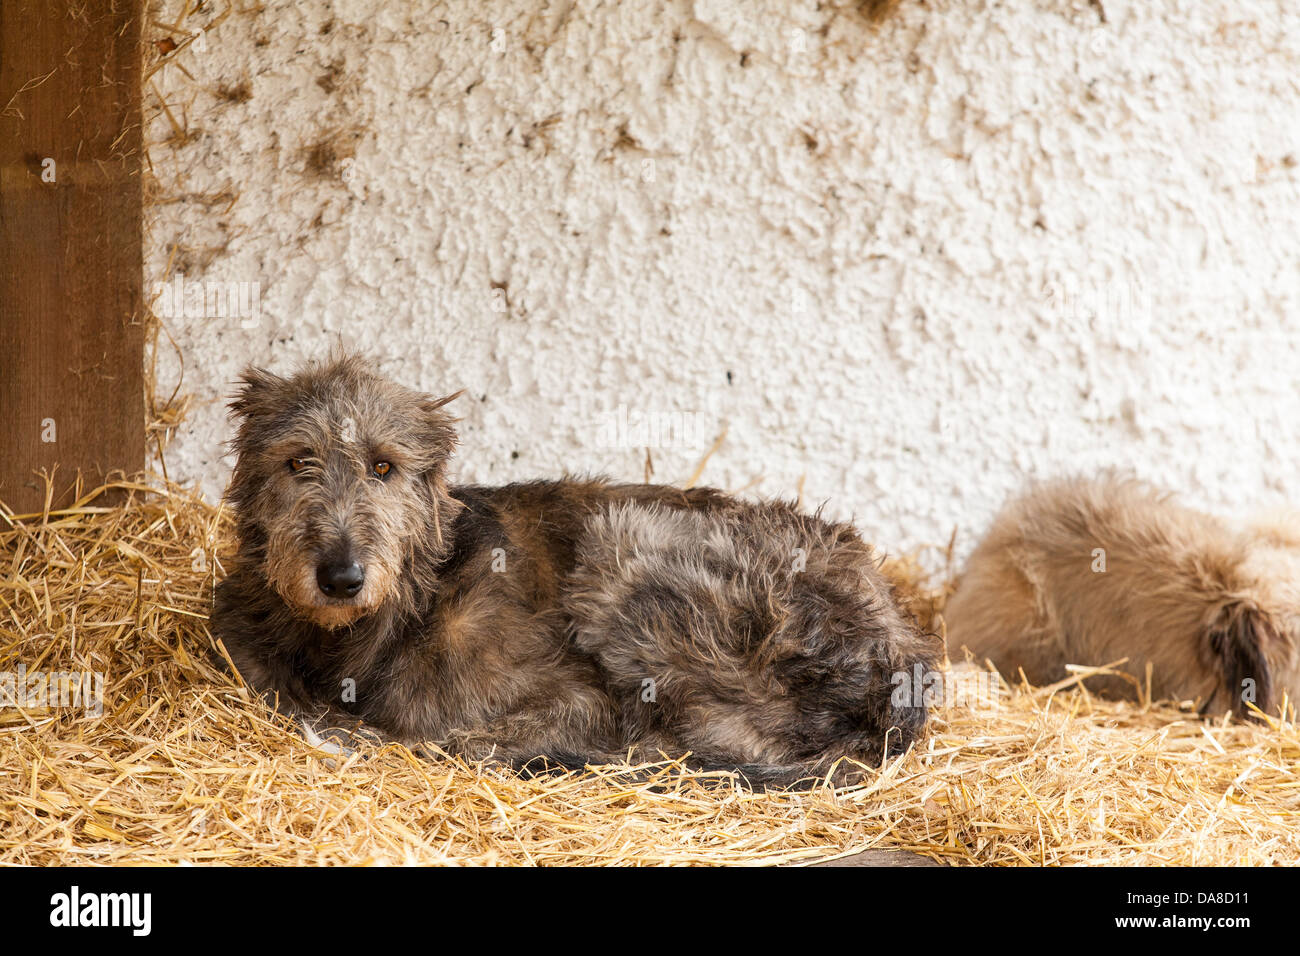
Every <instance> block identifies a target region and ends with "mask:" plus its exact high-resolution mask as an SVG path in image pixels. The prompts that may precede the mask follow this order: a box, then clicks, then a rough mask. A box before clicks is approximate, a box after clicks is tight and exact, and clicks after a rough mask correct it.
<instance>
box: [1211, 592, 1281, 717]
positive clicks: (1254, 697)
mask: <svg viewBox="0 0 1300 956" xmlns="http://www.w3.org/2000/svg"><path fill="white" fill-rule="evenodd" d="M1207 636H1208V639H1209V644H1210V651H1211V653H1212V654H1213V655H1214V658H1215V659H1216V660H1217V661H1218V664H1219V667H1220V668H1221V669H1222V674H1223V677H1222V680H1223V686H1224V687H1225V688H1226V689H1227V692H1228V697H1229V700H1230V701H1231V703H1232V713H1233V716H1234V717H1239V718H1240V717H1246V716H1248V715H1249V714H1250V713H1251V711H1250V709H1249V708H1248V707H1247V701H1249V702H1251V703H1253V704H1254V705H1255V706H1256V707H1258V708H1259V709H1260V710H1262V711H1264V713H1268V712H1269V711H1270V710H1271V709H1272V707H1273V678H1272V674H1271V673H1270V668H1269V663H1268V654H1267V653H1266V651H1267V648H1268V647H1269V645H1270V643H1272V642H1274V641H1277V640H1278V639H1279V636H1280V635H1279V634H1278V631H1277V628H1276V626H1275V624H1274V623H1273V620H1272V618H1271V617H1270V616H1269V615H1268V614H1267V613H1266V612H1264V611H1263V610H1261V609H1260V608H1258V607H1256V606H1255V605H1254V604H1252V603H1246V602H1244V601H1236V602H1232V603H1230V604H1228V605H1226V606H1225V607H1224V608H1223V609H1222V610H1221V611H1220V612H1219V614H1218V616H1217V617H1216V618H1215V621H1214V623H1213V624H1212V625H1211V626H1210V629H1209V632H1208V635H1207Z"/></svg>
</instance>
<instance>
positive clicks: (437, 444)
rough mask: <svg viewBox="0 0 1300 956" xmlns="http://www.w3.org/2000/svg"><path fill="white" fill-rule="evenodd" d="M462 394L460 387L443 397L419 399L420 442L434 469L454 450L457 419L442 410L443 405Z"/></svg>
mask: <svg viewBox="0 0 1300 956" xmlns="http://www.w3.org/2000/svg"><path fill="white" fill-rule="evenodd" d="M464 394H465V390H464V389H461V390H460V391H459V392H455V393H453V394H451V395H446V396H444V397H443V398H433V397H432V396H426V397H424V398H423V399H421V401H420V411H419V414H420V444H421V446H422V447H423V448H425V449H427V450H428V452H429V453H430V456H431V457H432V458H433V461H434V470H438V469H439V467H440V466H441V465H442V464H443V463H445V462H446V460H447V459H448V458H450V457H451V454H452V452H453V451H455V450H456V442H457V439H456V422H457V421H458V419H456V418H453V417H452V416H451V415H449V414H447V412H445V411H443V406H444V405H447V404H449V403H451V402H454V401H455V400H456V399H458V398H460V397H461V396H462V395H464Z"/></svg>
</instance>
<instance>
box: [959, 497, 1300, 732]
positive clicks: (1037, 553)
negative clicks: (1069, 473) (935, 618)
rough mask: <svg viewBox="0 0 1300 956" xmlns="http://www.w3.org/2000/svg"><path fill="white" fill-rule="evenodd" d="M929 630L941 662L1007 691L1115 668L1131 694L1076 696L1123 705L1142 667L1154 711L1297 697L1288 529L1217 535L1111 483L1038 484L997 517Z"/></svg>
mask: <svg viewBox="0 0 1300 956" xmlns="http://www.w3.org/2000/svg"><path fill="white" fill-rule="evenodd" d="M944 618H945V621H946V622H947V626H948V646H949V650H950V653H951V654H952V656H953V657H954V658H955V657H957V656H958V654H959V653H960V650H961V648H962V647H966V648H968V649H969V650H970V651H971V652H972V653H973V654H974V655H975V657H976V659H977V660H979V661H983V660H985V659H989V660H991V661H992V662H993V664H994V665H995V666H996V667H997V668H998V670H1000V671H1001V672H1002V673H1003V674H1004V675H1006V676H1007V677H1008V678H1009V679H1011V680H1016V679H1018V678H1019V676H1020V674H1021V673H1022V672H1023V674H1024V676H1025V677H1026V678H1028V680H1029V682H1030V683H1032V684H1036V685H1045V684H1051V683H1054V682H1056V681H1058V680H1063V679H1065V678H1066V677H1067V676H1069V675H1068V671H1067V670H1066V665H1067V664H1079V665H1086V666H1097V665H1102V664H1110V663H1112V662H1115V661H1118V660H1120V659H1122V658H1127V662H1126V663H1125V664H1123V665H1122V666H1121V668H1120V669H1121V670H1123V671H1126V672H1127V673H1128V674H1129V675H1131V676H1132V678H1133V679H1134V680H1125V679H1124V678H1122V677H1093V678H1089V679H1088V680H1087V681H1086V683H1087V685H1088V687H1090V688H1092V689H1093V690H1096V691H1098V692H1101V693H1103V694H1107V695H1109V696H1115V697H1127V698H1134V697H1136V695H1137V686H1138V684H1144V683H1145V681H1146V672H1147V666H1148V665H1150V667H1151V694H1152V697H1153V698H1154V699H1156V700H1170V699H1173V700H1195V701H1199V703H1200V708H1201V711H1202V712H1203V713H1206V714H1221V713H1223V712H1225V711H1232V712H1233V713H1234V714H1237V715H1239V716H1240V715H1244V714H1246V713H1248V712H1249V711H1250V705H1251V704H1253V705H1254V706H1255V707H1257V708H1259V709H1260V710H1262V711H1264V712H1266V713H1267V712H1270V711H1273V710H1275V709H1276V708H1277V707H1278V705H1279V704H1280V702H1281V700H1282V695H1283V693H1284V692H1287V693H1289V695H1290V699H1291V701H1293V702H1294V700H1295V698H1296V694H1297V691H1300V670H1298V666H1297V665H1298V663H1300V661H1298V660H1297V645H1298V643H1300V642H1298V640H1297V638H1298V637H1300V524H1297V523H1295V522H1294V521H1293V520H1290V519H1287V518H1281V519H1277V520H1272V521H1269V522H1265V523H1261V524H1258V525H1254V526H1251V527H1248V528H1245V529H1241V530H1237V529H1233V528H1231V527H1229V526H1228V525H1227V524H1225V523H1224V522H1222V521H1220V520H1219V519H1217V518H1214V517H1212V516H1210V515H1206V514H1202V513H1200V512H1197V511H1193V510H1191V509H1189V508H1185V507H1183V506H1181V505H1179V504H1177V503H1176V502H1175V501H1173V500H1172V496H1170V495H1169V494H1166V493H1163V492H1160V491H1158V490H1156V489H1154V488H1152V487H1150V486H1148V485H1145V484H1143V483H1141V482H1139V481H1136V480H1133V479H1128V478H1123V477H1119V476H1116V475H1105V476H1103V477H1101V478H1098V479H1095V480H1088V479H1082V478H1076V479H1068V480H1062V481H1055V482H1050V483H1046V484H1043V485H1040V486H1038V487H1036V488H1034V489H1032V490H1031V491H1030V492H1029V493H1028V494H1026V495H1025V496H1023V497H1021V498H1019V499H1017V500H1015V501H1013V502H1012V503H1011V504H1009V505H1008V506H1007V507H1006V508H1005V509H1004V510H1003V511H1002V513H1001V514H999V515H998V516H997V518H996V519H995V520H994V522H993V526H992V528H991V529H990V530H989V532H988V533H987V535H986V536H985V538H984V540H983V541H981V542H980V544H979V546H978V547H977V548H976V549H975V552H974V553H973V554H972V555H971V558H970V560H969V562H968V563H967V566H966V568H965V570H964V571H963V573H962V575H961V578H960V580H959V582H958V586H957V590H956V592H955V593H954V594H953V596H952V598H951V599H950V600H949V602H948V605H947V608H946V609H945V612H944ZM1135 682H1136V683H1135Z"/></svg>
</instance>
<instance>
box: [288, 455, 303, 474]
mask: <svg viewBox="0 0 1300 956" xmlns="http://www.w3.org/2000/svg"><path fill="white" fill-rule="evenodd" d="M306 467H307V459H306V458H290V459H289V470H290V471H294V472H297V471H302V470H303V469H304V468H306Z"/></svg>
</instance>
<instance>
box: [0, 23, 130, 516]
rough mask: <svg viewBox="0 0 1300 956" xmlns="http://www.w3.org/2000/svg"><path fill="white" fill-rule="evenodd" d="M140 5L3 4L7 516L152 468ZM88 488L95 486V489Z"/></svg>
mask: <svg viewBox="0 0 1300 956" xmlns="http://www.w3.org/2000/svg"><path fill="white" fill-rule="evenodd" d="M141 21H142V4H141V0H94V2H90V3H87V2H73V0H2V2H0V502H3V503H4V504H5V505H7V506H8V507H9V508H11V509H13V510H14V511H15V512H17V513H19V514H22V513H28V512H33V511H39V510H40V509H41V508H42V506H43V505H44V497H45V488H44V483H43V482H42V481H41V479H40V478H39V476H37V475H34V474H33V472H35V471H37V470H39V469H41V468H45V469H47V470H50V469H54V468H55V466H56V465H57V466H58V470H57V472H56V473H55V493H56V496H55V502H54V504H55V506H56V507H57V506H58V505H59V504H61V503H66V502H67V500H68V498H69V496H70V493H71V490H72V485H73V482H74V481H75V479H76V477H77V475H78V473H81V474H82V475H83V478H84V481H85V482H87V483H90V482H99V481H101V480H103V479H104V478H105V477H106V476H107V475H108V473H109V472H112V471H115V470H121V471H124V472H126V473H127V474H134V473H136V472H139V471H141V470H143V468H144V460H145V420H144V415H145V412H144V383H143V377H144V326H143V319H144V312H143V309H144V306H143V298H142V283H143V273H142V255H141V200H142V196H141V179H140V167H141V155H142V143H141V125H140V60H141V55H140V53H141V51H140V36H141ZM89 487H93V485H91V484H87V488H89Z"/></svg>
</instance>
